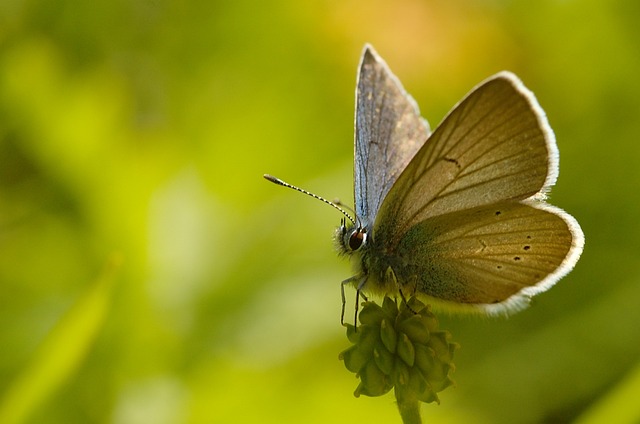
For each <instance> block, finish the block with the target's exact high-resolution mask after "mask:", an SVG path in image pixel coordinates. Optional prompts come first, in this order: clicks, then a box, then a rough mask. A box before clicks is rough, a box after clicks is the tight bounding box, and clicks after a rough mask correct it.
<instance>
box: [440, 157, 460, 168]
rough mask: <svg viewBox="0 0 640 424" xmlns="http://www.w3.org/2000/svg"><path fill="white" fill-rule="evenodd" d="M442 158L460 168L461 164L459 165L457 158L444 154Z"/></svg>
mask: <svg viewBox="0 0 640 424" xmlns="http://www.w3.org/2000/svg"><path fill="white" fill-rule="evenodd" d="M443 159H444V160H446V161H447V162H451V163H454V164H455V165H456V166H457V167H458V169H462V166H460V162H458V160H457V159H454V158H448V157H446V156H445V157H444V158H443Z"/></svg>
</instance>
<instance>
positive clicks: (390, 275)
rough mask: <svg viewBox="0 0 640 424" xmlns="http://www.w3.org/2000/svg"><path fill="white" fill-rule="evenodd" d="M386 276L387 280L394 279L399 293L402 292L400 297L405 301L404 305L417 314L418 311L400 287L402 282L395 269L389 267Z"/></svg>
mask: <svg viewBox="0 0 640 424" xmlns="http://www.w3.org/2000/svg"><path fill="white" fill-rule="evenodd" d="M385 277H386V279H387V280H392V281H393V284H394V285H395V286H396V287H397V288H398V293H400V298H401V299H402V303H404V305H405V306H406V307H407V308H409V310H410V311H411V312H413V313H414V315H415V314H417V312H416V311H414V310H413V309H411V306H409V302H407V298H406V297H405V296H404V293H403V292H402V287H400V283H398V278H397V277H396V273H395V272H393V269H392V268H391V267H388V268H387V271H386V276H385ZM414 293H415V289H414Z"/></svg>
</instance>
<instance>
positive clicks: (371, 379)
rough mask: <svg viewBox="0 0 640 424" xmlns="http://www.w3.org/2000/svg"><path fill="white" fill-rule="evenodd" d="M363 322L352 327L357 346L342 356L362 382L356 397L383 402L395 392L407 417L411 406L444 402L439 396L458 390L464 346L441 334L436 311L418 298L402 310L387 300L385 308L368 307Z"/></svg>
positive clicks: (368, 304) (351, 338)
mask: <svg viewBox="0 0 640 424" xmlns="http://www.w3.org/2000/svg"><path fill="white" fill-rule="evenodd" d="M358 318H359V321H360V323H361V325H360V326H359V327H358V328H357V329H356V328H355V327H354V326H352V325H347V326H346V327H347V337H348V338H349V341H350V342H351V343H353V346H351V347H350V348H348V349H346V350H345V351H343V352H342V353H341V354H340V359H341V360H342V361H344V364H345V367H346V368H347V369H348V370H349V371H351V372H353V373H355V374H356V376H357V377H358V378H360V384H359V385H358V387H357V389H356V390H355V393H354V394H355V395H356V396H360V395H365V396H380V395H383V394H385V393H387V392H388V391H390V390H391V389H392V388H394V391H395V395H396V399H397V401H398V406H399V407H400V408H401V411H402V408H403V407H406V406H407V405H408V404H410V403H411V402H418V401H421V402H427V403H430V402H439V399H438V396H437V393H438V392H440V391H442V390H444V389H445V388H447V387H449V386H450V385H452V384H453V381H452V380H451V378H450V376H449V374H450V373H451V372H453V371H454V369H455V367H454V365H453V362H452V360H453V354H454V351H455V350H456V349H457V348H458V345H457V344H455V343H452V342H450V338H451V336H450V334H449V333H448V332H446V331H441V330H439V328H438V320H437V318H436V317H435V315H433V313H432V312H431V310H430V308H429V307H428V306H425V305H424V304H423V303H422V302H420V301H419V300H418V299H417V298H415V297H412V298H411V299H409V300H408V301H407V302H406V303H405V302H401V303H400V305H398V303H397V302H396V301H395V300H393V299H391V298H389V297H385V298H384V301H383V303H382V306H379V305H377V304H376V303H375V302H371V301H368V302H364V303H363V307H362V309H361V311H360V313H359V315H358ZM401 405H402V406H401Z"/></svg>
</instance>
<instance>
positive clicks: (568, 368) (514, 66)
mask: <svg viewBox="0 0 640 424" xmlns="http://www.w3.org/2000/svg"><path fill="white" fill-rule="evenodd" d="M639 4H640V3H637V2H634V1H631V0H627V1H623V0H614V1H609V2H602V1H587V0H577V1H558V0H556V1H531V0H526V1H520V2H515V1H506V0H496V1H491V2H486V1H479V0H476V1H472V0H467V1H463V0H456V1H453V2H447V1H440V0H434V1H426V0H425V1H420V0H401V1H397V2H383V1H379V0H374V1H368V2H365V1H355V0H349V1H340V2H328V1H319V2H293V1H291V2H286V1H273V2H254V1H251V2H250V1H247V0H240V1H235V2H220V1H213V2H211V1H204V0H199V1H185V2H170V1H166V0H138V1H123V0H116V1H107V0H98V1H93V2H87V1H79V0H31V1H29V0H9V1H2V2H0V417H2V419H3V422H15V423H18V422H28V423H62V422H64V423H74V422H77V423H87V422H97V423H100V422H112V423H150V422H153V423H182V422H189V423H200V422H202V423H212V422H213V423H241V422H260V423H271V422H273V423H282V422H296V423H297V422H305V423H325V422H332V423H341V422H344V423H354V422H367V423H375V422H399V417H398V414H397V411H396V408H395V405H394V404H393V397H392V395H386V396H384V397H380V398H365V397H361V398H358V399H356V398H354V397H353V387H354V386H355V385H356V383H357V381H356V380H355V379H354V377H353V375H352V374H350V373H349V372H347V371H346V370H345V369H344V366H343V364H342V363H341V362H340V361H339V360H338V353H339V352H340V351H342V350H344V349H345V348H347V347H348V346H349V343H348V341H347V340H346V339H345V337H344V329H343V328H342V327H341V326H340V325H339V318H340V304H341V302H340V294H339V291H340V288H339V282H340V281H341V280H343V279H345V278H347V277H348V276H349V275H350V270H349V266H348V264H347V263H345V262H344V261H339V260H338V259H337V258H335V256H334V252H333V250H332V247H331V241H330V236H331V232H332V230H333V226H335V225H336V224H337V223H338V222H339V219H340V217H339V215H337V214H336V212H335V211H333V210H331V209H330V208H328V207H326V206H324V205H322V204H321V203H319V202H316V201H313V200H312V199H309V198H303V197H302V196H299V195H296V194H294V193H293V192H290V191H286V190H283V189H280V188H277V187H275V186H273V185H269V184H268V183H266V182H265V181H264V180H263V179H262V177H261V176H262V174H263V173H264V172H269V173H273V174H275V175H277V176H279V177H282V178H284V179H286V180H289V181H290V182H292V183H296V184H299V185H302V186H304V187H305V188H307V189H310V190H312V191H314V192H317V193H318V194H322V195H325V196H327V197H329V198H331V197H333V196H336V197H340V198H341V199H343V201H344V202H345V203H348V202H349V200H350V199H351V196H352V195H351V190H352V181H351V178H352V170H351V166H352V165H351V162H352V151H353V147H352V142H353V128H352V127H353V103H354V99H353V95H354V89H355V72H356V65H357V62H358V58H359V55H360V52H361V48H362V45H363V44H364V43H365V42H371V43H372V44H373V45H374V46H375V47H376V49H377V50H378V52H379V53H380V54H381V55H382V56H383V57H384V58H385V59H386V60H387V62H388V63H389V65H390V66H391V68H392V69H393V70H394V72H395V73H396V74H397V75H398V76H399V77H400V79H401V80H402V81H403V83H404V85H405V87H406V88H407V90H408V91H409V92H410V93H412V94H413V96H414V97H415V98H416V100H417V101H418V103H419V104H420V106H421V110H422V113H423V115H424V116H425V117H426V118H427V119H428V120H429V121H430V123H431V125H432V127H435V125H436V124H437V123H438V121H439V120H440V119H441V118H442V116H443V115H444V114H445V113H446V111H447V110H448V109H449V108H450V107H452V106H453V105H454V104H455V102H457V101H458V100H459V99H460V98H461V97H462V96H463V95H464V94H465V93H466V92H467V91H468V90H469V89H471V87H473V86H474V85H475V84H476V83H477V82H479V81H481V80H482V79H484V78H485V77H487V76H489V75H491V74H492V73H495V72H497V71H499V70H502V69H509V70H512V71H514V72H516V73H517V74H518V75H519V76H520V77H521V78H522V79H523V81H524V82H525V84H526V85H527V86H528V87H529V88H531V89H532V90H533V91H534V92H535V93H536V95H537V97H538V100H539V101H540V103H541V105H542V107H543V108H544V109H545V111H546V112H547V115H548V117H549V121H550V123H551V125H552V127H553V128H554V130H555V132H556V136H557V139H558V145H559V148H560V154H561V166H560V170H561V172H560V178H559V180H558V184H557V186H556V187H555V188H554V190H553V193H552V201H553V204H555V205H558V206H560V207H563V208H565V209H566V210H568V211H569V212H570V213H571V214H572V215H574V216H575V217H576V218H577V219H578V220H579V221H580V223H581V225H582V227H583V230H584V232H585V235H586V247H585V251H584V254H583V257H582V259H581V260H580V262H579V263H578V266H577V267H576V269H575V270H574V271H573V272H572V273H571V274H570V275H569V276H568V277H566V278H565V279H564V280H562V281H561V282H560V283H559V284H558V285H557V286H556V287H554V288H553V289H552V290H550V291H549V292H548V293H545V294H543V295H541V296H538V298H536V302H535V304H534V305H533V307H532V308H530V309H529V310H527V311H524V312H522V313H520V314H518V315H517V316H514V317H512V318H511V319H508V320H504V319H478V318H468V317H459V316H440V327H441V328H443V329H445V330H448V331H449V332H451V333H452V334H453V336H454V338H455V340H456V341H457V342H459V343H460V344H461V345H462V348H461V349H460V350H459V351H457V352H456V361H455V362H456V367H457V370H456V373H455V375H454V376H453V378H454V379H455V381H456V382H457V387H456V388H455V389H449V390H447V391H445V392H443V393H442V394H441V396H440V399H441V405H439V406H438V405H433V404H429V405H425V406H423V415H424V420H425V422H441V423H456V422H469V421H468V420H469V419H470V417H472V418H473V422H491V423H501V422H504V423H513V422H519V423H534V422H543V421H546V422H566V421H570V420H573V419H577V418H578V417H580V419H583V420H585V422H589V420H592V421H591V422H597V421H598V419H599V418H600V417H606V418H607V419H608V420H609V422H623V421H629V422H634V421H635V422H637V421H638V420H639V417H640V411H638V406H637V405H638V402H637V401H634V400H633V399H634V398H633V396H630V394H632V393H636V394H637V393H638V392H640V382H639V381H640V380H639V378H638V371H637V370H638V367H639V366H640V363H639V362H638V358H640V326H639V325H638V322H640V308H638V306H637V304H638V299H640V261H638V252H640V220H638V217H639V216H640V213H639V212H640V194H639V193H640V190H639V188H640V187H639V185H640V166H638V164H639V163H640V143H638V137H639V136H638V134H640V119H639V116H640V78H638V75H640V55H639V54H638V52H639V51H640V27H639V26H638V24H637V17H638V16H640V7H639V6H638V5H639ZM353 297H354V296H353V295H352V296H351V297H350V298H349V299H348V301H350V302H351V303H350V305H352V304H353V303H352V302H353V300H354V299H353Z"/></svg>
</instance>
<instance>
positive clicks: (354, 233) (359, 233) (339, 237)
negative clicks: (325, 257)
mask: <svg viewBox="0 0 640 424" xmlns="http://www.w3.org/2000/svg"><path fill="white" fill-rule="evenodd" d="M335 239H336V244H337V247H338V251H339V252H340V253H342V254H346V255H351V254H352V253H354V252H357V251H359V250H361V249H362V248H363V247H364V246H366V244H367V228H366V227H364V226H363V225H356V224H353V223H352V222H347V220H346V219H344V218H343V219H342V221H341V223H340V226H339V227H338V228H337V230H336V235H335Z"/></svg>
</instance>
